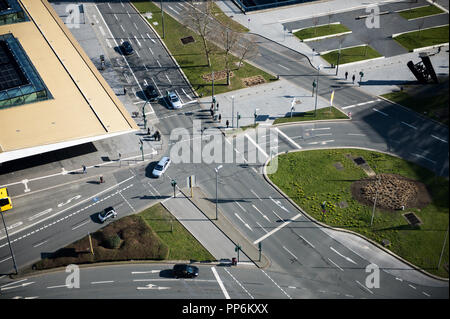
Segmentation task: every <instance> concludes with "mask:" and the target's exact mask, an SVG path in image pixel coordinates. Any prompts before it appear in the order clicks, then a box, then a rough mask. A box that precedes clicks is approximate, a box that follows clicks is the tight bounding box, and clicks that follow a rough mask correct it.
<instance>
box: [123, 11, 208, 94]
mask: <svg viewBox="0 0 450 319" xmlns="http://www.w3.org/2000/svg"><path fill="white" fill-rule="evenodd" d="M129 4H130V5H131V7H132V8H133V9H134V10H135V11H136V13H137V14H138V15H139V17H141V19H142V20H144V22H145V23H146V24H147V25H148V26H149V27H150V28H151V29H152V30H153V32H154V33H155V34H156V36H157V37H158V39H159V42H160V43H161V44H162V45H163V47H164V49H165V50H166V51H167V54H168V55H169V57H170V58H171V59H172V61H173V62H174V63H175V65H176V66H177V68H178V70H179V71H180V72H181V75H182V76H183V78H184V81H186V83H187V85H188V86H189V87H190V88H191V90H192V92H193V93H194V95H195V98H199V95H198V94H197V92H196V91H195V90H194V88H193V87H192V85H191V82H189V80H188V78H187V76H186V74H184V72H183V69H182V68H181V67H180V65H179V64H178V62H177V60H175V58H174V57H173V56H172V54H171V53H170V51H169V49H168V48H167V46H166V44H165V43H164V41H163V40H162V39H161V37H160V36H159V34H158V32H156V30H155V29H154V28H153V26H152V25H151V24H150V23H149V22H148V21H147V19H146V18H145V17H144V16H143V15H142V14H141V13H140V12H139V10H138V9H137V8H136V7H135V6H134V4H133V3H132V2H129Z"/></svg>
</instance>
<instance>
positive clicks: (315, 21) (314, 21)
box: [312, 17, 319, 35]
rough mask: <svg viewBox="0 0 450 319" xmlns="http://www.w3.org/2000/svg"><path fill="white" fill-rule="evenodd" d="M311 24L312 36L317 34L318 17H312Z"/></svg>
mask: <svg viewBox="0 0 450 319" xmlns="http://www.w3.org/2000/svg"><path fill="white" fill-rule="evenodd" d="M312 22H313V25H314V35H316V34H317V24H319V17H313V18H312Z"/></svg>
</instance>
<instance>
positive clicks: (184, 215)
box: [161, 189, 253, 264]
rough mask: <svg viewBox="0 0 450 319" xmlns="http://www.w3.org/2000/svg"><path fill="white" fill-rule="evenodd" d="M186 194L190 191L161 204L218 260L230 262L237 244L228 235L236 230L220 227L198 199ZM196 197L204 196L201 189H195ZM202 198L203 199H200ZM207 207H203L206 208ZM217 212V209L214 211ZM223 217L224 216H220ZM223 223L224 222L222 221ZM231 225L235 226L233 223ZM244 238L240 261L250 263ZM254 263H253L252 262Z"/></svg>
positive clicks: (234, 254)
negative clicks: (199, 203) (200, 205)
mask: <svg viewBox="0 0 450 319" xmlns="http://www.w3.org/2000/svg"><path fill="white" fill-rule="evenodd" d="M184 194H188V191H185V192H184V193H183V192H178V193H177V197H175V198H171V199H169V200H166V201H163V202H162V203H161V204H162V205H163V206H164V207H165V208H166V209H167V210H169V211H170V212H171V213H172V215H174V216H175V217H176V218H177V220H178V221H179V222H180V223H181V224H182V225H183V226H184V227H185V228H186V229H187V230H188V231H189V232H190V233H191V234H192V235H193V236H194V237H195V238H196V239H197V240H198V241H199V242H200V243H201V244H202V245H203V246H204V247H205V248H206V249H207V250H208V251H209V252H210V253H211V254H212V255H213V256H214V257H215V258H216V260H218V261H221V262H223V263H230V262H231V259H232V258H233V257H237V252H235V247H236V245H235V244H234V242H233V240H232V239H230V238H229V237H227V235H229V233H228V230H229V231H234V230H232V229H230V228H229V227H230V226H229V225H228V227H225V229H224V227H220V229H219V225H218V224H217V223H216V222H215V221H213V220H210V219H209V218H211V217H212V218H215V215H214V216H210V214H205V213H204V212H202V211H201V210H200V209H199V207H198V206H196V205H195V204H194V202H196V203H198V200H196V199H194V200H192V199H190V198H188V197H187V196H185V195H184ZM194 194H195V195H194V196H195V197H196V198H199V197H202V195H201V192H200V191H199V189H196V190H195V191H194ZM200 200H201V199H200ZM204 208H205V207H202V209H204ZM214 212H215V211H214ZM220 217H222V216H220ZM222 224H223V223H222ZM220 225H221V224H220ZM231 227H233V226H232V225H231ZM242 243H243V240H240V241H239V244H240V245H241V246H242V251H243V252H244V253H242V251H241V252H240V254H239V262H243V263H248V262H251V259H250V258H249V257H248V256H246V254H245V253H246V252H247V251H248V249H247V248H246V246H245V245H243V244H242ZM252 264H253V263H252Z"/></svg>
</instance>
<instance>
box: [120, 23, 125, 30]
mask: <svg viewBox="0 0 450 319" xmlns="http://www.w3.org/2000/svg"><path fill="white" fill-rule="evenodd" d="M120 28H122V30H123V32H125V29H124V28H123V26H122V25H121V24H120Z"/></svg>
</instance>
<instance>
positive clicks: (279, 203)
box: [269, 196, 289, 213]
mask: <svg viewBox="0 0 450 319" xmlns="http://www.w3.org/2000/svg"><path fill="white" fill-rule="evenodd" d="M269 198H270V199H271V200H272V202H274V203H275V204H277V206H278V207H280V208H281V209H282V210H284V211H286V212H288V213H289V211H288V210H287V208H286V207H284V206H283V205H281V202H280V201H279V200H274V199H273V198H272V197H271V196H269Z"/></svg>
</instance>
